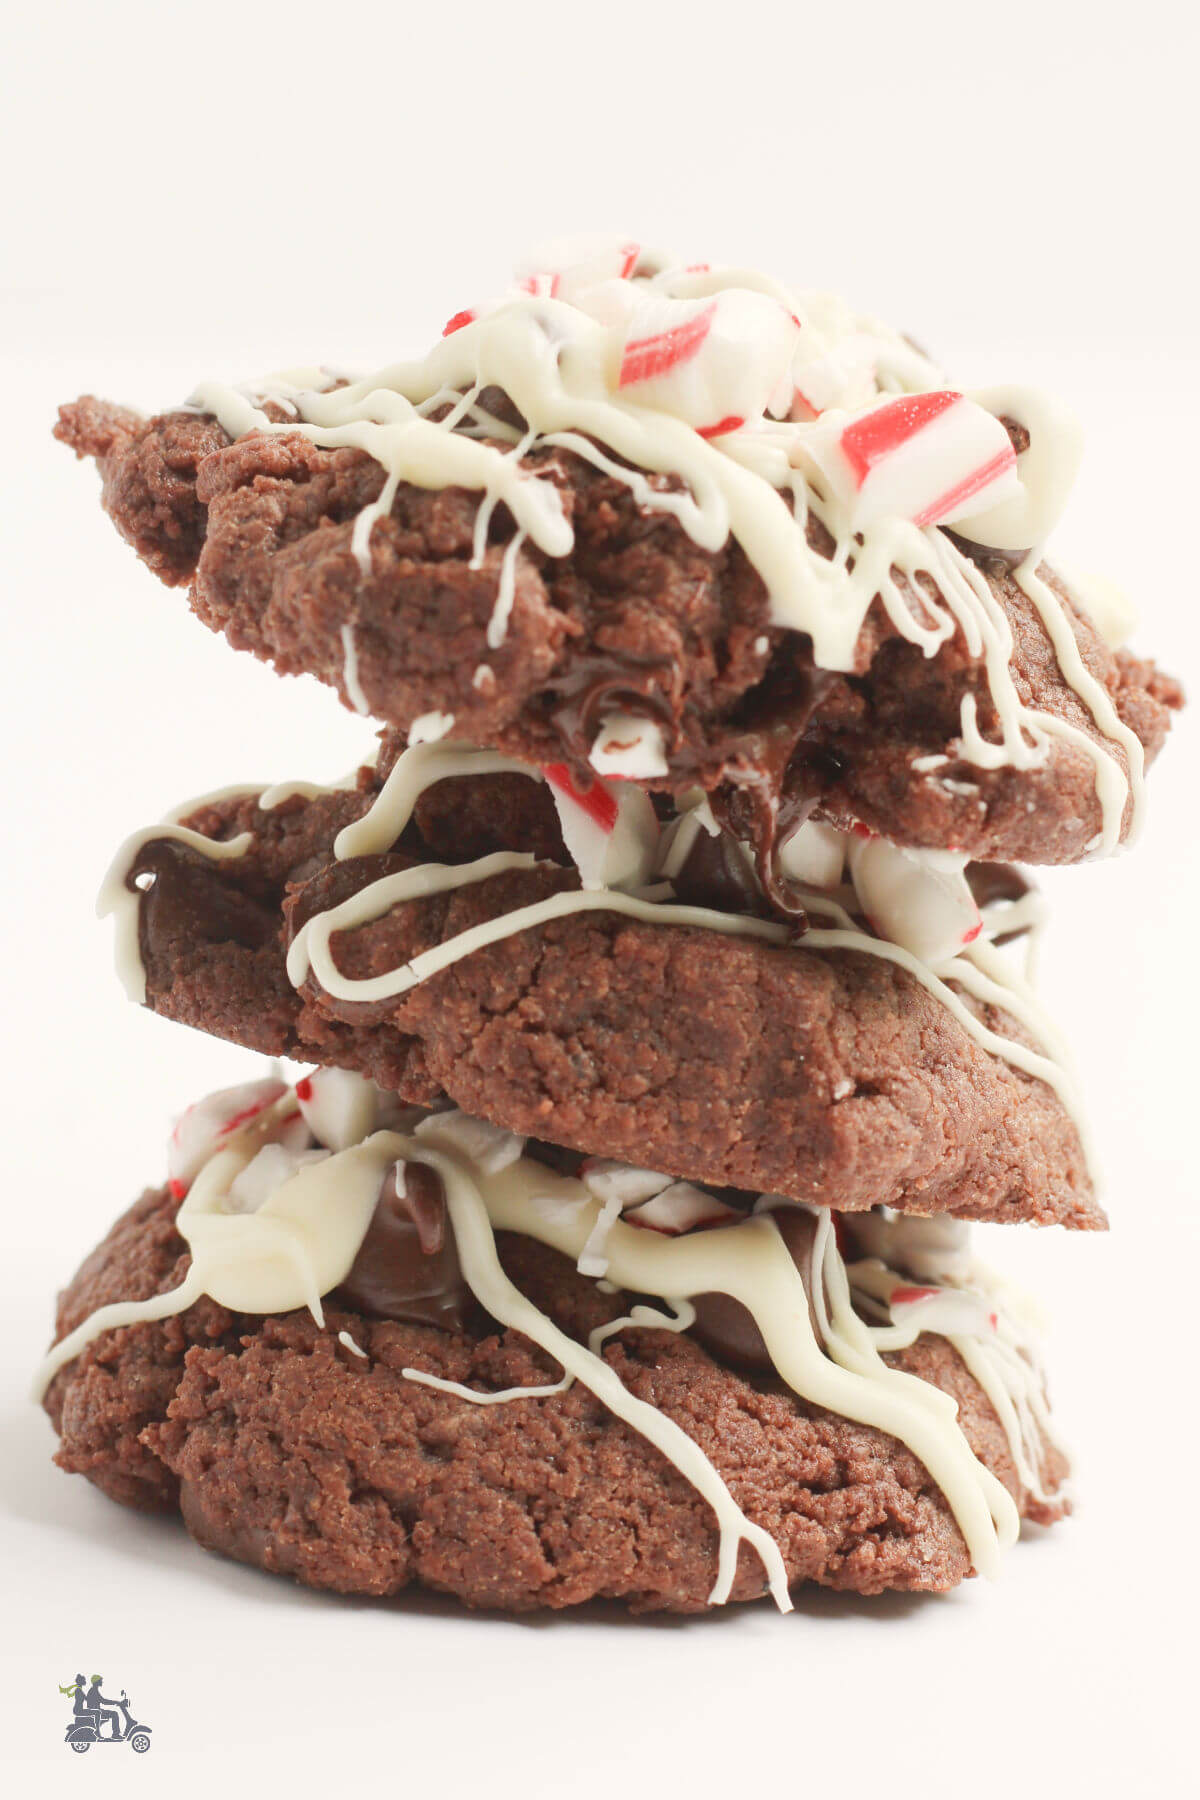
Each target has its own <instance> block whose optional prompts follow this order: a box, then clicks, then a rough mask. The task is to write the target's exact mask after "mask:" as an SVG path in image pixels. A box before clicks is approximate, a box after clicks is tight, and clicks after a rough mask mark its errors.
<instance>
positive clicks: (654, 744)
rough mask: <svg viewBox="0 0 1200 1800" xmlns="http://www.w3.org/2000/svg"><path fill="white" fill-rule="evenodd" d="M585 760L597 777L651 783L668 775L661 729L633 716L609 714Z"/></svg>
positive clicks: (647, 720)
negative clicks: (607, 776) (606, 776)
mask: <svg viewBox="0 0 1200 1800" xmlns="http://www.w3.org/2000/svg"><path fill="white" fill-rule="evenodd" d="M588 761H589V762H590V763H591V765H592V767H593V769H595V771H596V773H597V775H609V776H612V777H614V778H615V779H617V780H621V781H654V780H656V779H658V778H659V777H661V776H663V775H665V774H666V773H667V756H666V749H665V747H664V744H663V733H662V726H661V725H659V724H658V723H657V722H656V721H655V720H654V719H646V718H638V717H636V716H635V715H634V714H633V713H610V714H609V716H608V717H607V718H606V719H605V720H604V723H603V724H602V725H601V727H600V730H599V732H598V733H597V736H596V741H595V743H594V744H593V745H592V748H591V753H590V754H589V756H588Z"/></svg>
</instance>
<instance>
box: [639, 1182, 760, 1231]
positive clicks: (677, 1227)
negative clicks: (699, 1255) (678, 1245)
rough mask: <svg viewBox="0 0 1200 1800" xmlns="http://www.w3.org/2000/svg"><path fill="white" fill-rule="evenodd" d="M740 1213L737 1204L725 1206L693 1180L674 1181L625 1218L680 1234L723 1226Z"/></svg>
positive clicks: (652, 1228) (738, 1216) (659, 1229)
mask: <svg viewBox="0 0 1200 1800" xmlns="http://www.w3.org/2000/svg"><path fill="white" fill-rule="evenodd" d="M741 1216H742V1215H741V1214H740V1213H738V1212H737V1210H736V1209H735V1208H734V1207H732V1206H726V1204H725V1202H724V1201H723V1200H718V1199H717V1198H716V1196H715V1195H714V1194H706V1193H705V1191H704V1189H703V1188H698V1187H693V1186H692V1183H691V1182H690V1181H673V1182H672V1183H671V1185H670V1187H667V1188H664V1189H663V1190H662V1192H661V1193H660V1194H656V1195H655V1196H654V1198H653V1199H651V1200H645V1201H643V1202H642V1204H641V1205H640V1206H635V1207H633V1208H632V1209H631V1210H630V1211H628V1212H627V1213H626V1214H625V1219H626V1223H627V1224H630V1225H640V1226H641V1227H642V1228H643V1229H644V1230H646V1231H661V1232H663V1233H664V1234H665V1235H666V1236H667V1237H679V1236H680V1235H681V1234H682V1233H683V1232H685V1231H698V1230H699V1229H700V1228H701V1227H702V1226H705V1225H721V1224H724V1223H725V1221H726V1220H727V1219H736V1218H740V1217H741Z"/></svg>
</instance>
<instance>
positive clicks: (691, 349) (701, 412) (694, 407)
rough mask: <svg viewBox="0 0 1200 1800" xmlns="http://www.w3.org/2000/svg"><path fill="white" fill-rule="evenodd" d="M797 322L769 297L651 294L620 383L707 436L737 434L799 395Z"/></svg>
mask: <svg viewBox="0 0 1200 1800" xmlns="http://www.w3.org/2000/svg"><path fill="white" fill-rule="evenodd" d="M799 329H800V328H799V325H798V323H797V321H796V319H795V318H794V317H793V316H792V314H791V313H789V312H788V311H787V309H786V308H785V307H784V306H782V305H781V304H780V302H779V301H778V300H776V299H774V298H772V296H771V295H769V294H761V293H755V292H754V291H752V290H751V289H749V288H725V289H723V290H722V291H721V292H720V293H718V294H716V295H714V296H713V297H712V298H711V299H702V300H673V299H668V298H666V297H664V296H659V295H651V296H647V297H645V298H640V297H639V299H638V301H637V304H636V306H635V307H634V308H633V310H632V312H631V314H630V316H629V320H628V324H627V326H626V329H625V335H624V340H623V342H622V344H621V347H620V362H619V366H618V368H617V372H616V385H617V386H618V387H619V388H620V389H621V390H622V392H623V393H626V394H628V396H629V397H630V398H631V399H635V400H637V402H638V403H639V405H642V406H653V407H657V408H659V409H660V410H661V411H663V412H668V413H672V414H673V415H674V416H675V417H676V418H678V419H682V420H683V421H684V422H685V424H688V425H691V426H692V427H693V428H694V429H695V430H696V431H698V432H699V433H700V434H701V436H704V437H712V436H718V435H722V434H724V433H725V432H729V431H736V430H738V429H739V428H740V427H741V426H742V425H744V424H745V422H746V421H747V420H748V419H758V418H761V417H762V415H763V414H764V413H765V412H766V411H767V409H768V407H770V406H772V405H773V404H775V405H777V404H779V397H780V395H781V394H785V400H786V398H787V397H790V394H791V373H790V371H791V363H792V356H793V354H794V352H795V348H796V342H797V339H798V337H799Z"/></svg>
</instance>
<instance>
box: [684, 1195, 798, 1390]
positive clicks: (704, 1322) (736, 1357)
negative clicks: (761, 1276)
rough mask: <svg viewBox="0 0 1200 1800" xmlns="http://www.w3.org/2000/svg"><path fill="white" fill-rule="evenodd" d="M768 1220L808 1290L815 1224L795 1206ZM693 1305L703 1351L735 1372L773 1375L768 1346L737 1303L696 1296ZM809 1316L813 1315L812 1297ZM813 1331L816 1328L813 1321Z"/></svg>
mask: <svg viewBox="0 0 1200 1800" xmlns="http://www.w3.org/2000/svg"><path fill="white" fill-rule="evenodd" d="M771 1217H772V1218H773V1219H774V1221H775V1224H776V1225H777V1227H778V1229H779V1234H780V1236H781V1237H782V1238H783V1241H784V1243H785V1244H786V1245H787V1247H788V1249H789V1251H790V1252H791V1256H792V1261H793V1262H794V1263H795V1265H796V1267H797V1269H798V1270H799V1272H800V1274H801V1276H802V1277H803V1279H804V1286H805V1290H806V1291H807V1289H808V1283H809V1269H810V1264H811V1257H812V1245H813V1236H814V1234H815V1232H816V1221H815V1220H814V1219H813V1218H812V1216H811V1214H809V1213H806V1212H801V1211H800V1210H799V1208H798V1207H794V1206H781V1207H780V1208H779V1209H778V1211H776V1212H773V1213H772V1214H771ZM692 1304H693V1306H694V1307H695V1309H696V1322H695V1324H694V1325H693V1326H692V1327H691V1330H692V1334H693V1336H695V1337H697V1338H699V1340H700V1342H701V1343H702V1344H703V1345H704V1348H705V1349H706V1350H709V1351H711V1353H712V1354H713V1356H715V1357H716V1358H717V1360H718V1361H719V1362H723V1363H729V1364H731V1365H732V1366H733V1367H734V1368H736V1369H755V1370H761V1371H764V1372H767V1373H772V1372H774V1367H775V1365H774V1364H773V1363H772V1361H771V1358H770V1357H769V1356H768V1354H767V1346H766V1344H765V1343H764V1342H763V1336H762V1333H761V1331H760V1330H759V1329H758V1326H757V1325H756V1324H755V1322H754V1315H753V1314H752V1313H751V1311H750V1309H749V1308H748V1307H746V1306H743V1305H742V1303H741V1301H740V1300H734V1299H732V1298H731V1297H730V1296H729V1295H728V1294H720V1293H716V1294H697V1296H696V1298H695V1299H694V1300H693V1302H692ZM809 1315H810V1317H811V1316H812V1298H811V1295H810V1297H809ZM813 1329H814V1330H815V1329H816V1320H815V1318H814V1319H813Z"/></svg>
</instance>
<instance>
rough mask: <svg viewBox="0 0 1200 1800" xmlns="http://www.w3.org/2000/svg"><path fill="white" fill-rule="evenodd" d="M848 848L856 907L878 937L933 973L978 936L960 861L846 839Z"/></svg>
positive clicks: (880, 841) (978, 922) (979, 922)
mask: <svg viewBox="0 0 1200 1800" xmlns="http://www.w3.org/2000/svg"><path fill="white" fill-rule="evenodd" d="M847 845H848V853H849V863H850V875H851V879H852V880H853V882H854V890H855V892H856V894H857V895H858V899H859V904H860V905H861V907H862V909H863V912H864V913H865V914H866V916H867V918H868V919H869V920H870V922H871V924H872V925H873V926H874V928H875V930H876V931H877V932H878V933H879V935H880V937H883V938H887V939H888V940H889V941H890V942H891V943H893V944H899V945H900V947H901V949H903V950H908V951H910V952H911V954H912V955H913V956H916V957H919V958H920V960H921V961H922V962H925V963H929V964H930V965H931V966H933V967H936V966H937V965H938V964H939V963H942V962H945V961H946V960H947V958H948V957H952V956H957V955H958V953H959V952H960V951H961V950H964V949H965V948H966V947H967V945H968V944H970V943H973V942H974V940H975V939H976V938H977V937H978V936H979V934H980V932H981V931H982V930H983V915H982V914H981V913H980V911H979V908H978V906H977V905H976V904H975V897H974V895H973V894H972V893H971V889H970V886H969V885H968V882H967V878H966V875H965V874H964V872H963V871H964V869H965V866H966V861H967V859H966V857H965V856H963V855H961V854H957V855H956V854H954V853H952V852H950V851H943V850H902V849H901V848H900V846H899V845H898V844H892V843H889V841H888V840H887V838H881V837H869V838H859V837H851V838H849V839H848V840H847Z"/></svg>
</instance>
